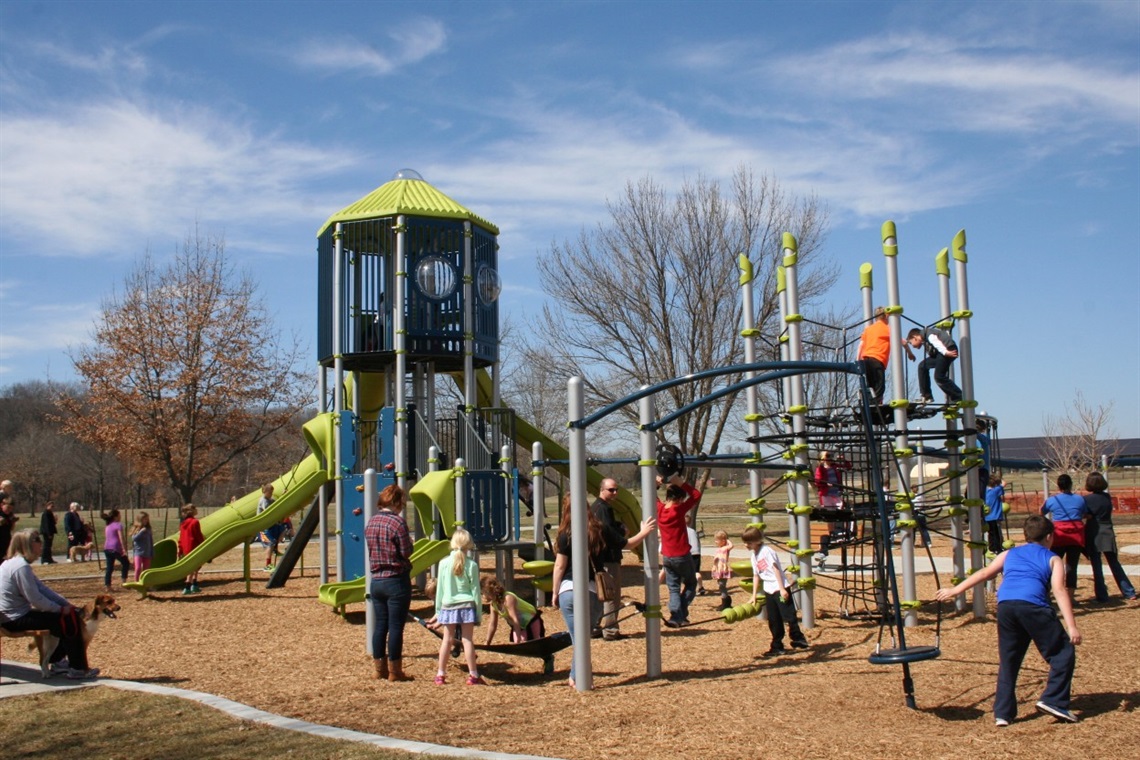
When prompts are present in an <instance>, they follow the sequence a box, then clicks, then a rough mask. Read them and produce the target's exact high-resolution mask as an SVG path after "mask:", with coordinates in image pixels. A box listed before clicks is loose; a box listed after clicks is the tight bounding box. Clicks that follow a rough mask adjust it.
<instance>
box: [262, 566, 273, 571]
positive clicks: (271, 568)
mask: <svg viewBox="0 0 1140 760" xmlns="http://www.w3.org/2000/svg"><path fill="white" fill-rule="evenodd" d="M261 569H262V570H264V571H265V572H267V573H272V572H273V565H266V566H265V567H263V568H261Z"/></svg>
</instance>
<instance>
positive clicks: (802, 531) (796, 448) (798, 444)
mask: <svg viewBox="0 0 1140 760" xmlns="http://www.w3.org/2000/svg"><path fill="white" fill-rule="evenodd" d="M783 245H784V270H785V271H786V272H787V283H786V285H787V296H788V311H789V312H790V313H789V314H788V315H787V316H785V317H784V321H785V322H786V323H787V325H788V351H789V357H790V358H791V360H792V361H799V360H800V359H801V358H802V357H803V341H802V337H801V335H800V320H802V319H803V316H802V315H801V314H800V313H799V307H800V304H799V295H798V291H797V288H798V280H797V277H796V261H797V258H798V253H797V243H796V239H795V237H793V236H792V235H791V233H788V232H785V233H784V240H783ZM791 385H792V398H791V401H792V403H791V406H789V407H788V414H789V415H791V418H792V440H793V441H794V442H793V444H792V446H791V454H792V456H793V461H794V462H795V464H796V470H797V472H796V480H795V485H796V500H795V504H794V505H792V504H789V505H788V507H789V508H790V509H791V510H792V512H793V513H794V514H795V517H796V533H797V536H796V539H797V543H796V545H795V557H796V565H797V566H799V583H798V585H799V587H800V589H802V590H803V593H802V594H801V595H800V614H801V615H802V617H803V627H804V628H805V629H809V628H814V627H815V595H814V593H813V589H814V586H815V584H814V581H813V579H812V566H811V558H812V555H813V554H814V553H815V550H814V549H813V548H812V546H811V503H810V500H811V496H810V494H809V492H808V480H809V478H810V473H811V462H810V460H809V459H808V441H807V424H806V423H805V418H806V416H807V408H808V407H807V394H806V393H805V391H804V378H803V375H796V376H795V377H793V378H792V383H791ZM788 545H789V547H791V546H792V545H793V544H792V542H791V541H789V542H788Z"/></svg>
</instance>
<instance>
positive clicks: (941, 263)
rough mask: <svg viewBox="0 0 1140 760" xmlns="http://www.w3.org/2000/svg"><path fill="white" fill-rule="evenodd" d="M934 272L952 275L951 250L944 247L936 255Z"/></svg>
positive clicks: (947, 275)
mask: <svg viewBox="0 0 1140 760" xmlns="http://www.w3.org/2000/svg"><path fill="white" fill-rule="evenodd" d="M934 273H935V274H941V275H945V276H946V277H949V276H950V251H949V249H947V248H943V249H942V250H941V251H939V252H938V253H937V254H935V256H934Z"/></svg>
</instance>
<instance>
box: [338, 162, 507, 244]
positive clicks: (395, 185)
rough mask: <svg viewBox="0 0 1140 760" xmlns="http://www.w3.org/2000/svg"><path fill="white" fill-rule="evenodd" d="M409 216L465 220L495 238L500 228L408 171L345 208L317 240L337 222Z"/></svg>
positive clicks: (397, 174) (398, 173) (400, 173)
mask: <svg viewBox="0 0 1140 760" xmlns="http://www.w3.org/2000/svg"><path fill="white" fill-rule="evenodd" d="M397 214H407V215H409V216H422V217H428V218H432V219H463V220H468V221H470V222H471V223H472V224H477V225H479V226H480V227H482V228H483V229H485V230H487V231H488V232H490V233H491V234H493V235H498V234H499V228H498V227H496V226H495V225H494V224H492V223H491V222H489V221H487V220H486V219H484V218H483V217H481V216H479V215H478V214H475V213H474V212H472V211H470V210H469V209H467V208H464V207H463V206H461V205H459V204H458V203H456V202H455V201H453V200H452V199H451V198H449V197H447V196H446V195H444V194H443V193H441V192H440V191H439V190H436V189H435V188H434V187H432V186H431V185H429V184H428V183H427V182H426V181H424V180H423V179H422V178H421V177H420V176H419V175H418V174H416V173H415V172H414V171H410V170H407V169H404V170H401V171H399V172H397V173H396V178H395V179H393V180H392V181H391V182H387V183H385V184H383V185H381V186H380V187H378V188H376V189H375V190H373V191H372V192H371V193H369V194H368V195H366V196H364V197H363V198H361V199H360V200H358V201H357V202H356V203H353V204H351V205H348V206H345V207H344V208H342V209H341V210H340V211H338V212H336V213H335V214H333V215H332V216H330V217H329V219H328V221H327V222H325V223H324V226H322V227H321V229H320V231H319V232H317V237H320V236H321V235H323V234H324V232H325V230H327V229H328V228H329V227H331V226H333V225H334V224H336V223H337V222H353V221H357V220H361V219H376V218H380V217H386V216H396V215H397Z"/></svg>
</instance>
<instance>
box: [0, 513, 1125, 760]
mask: <svg viewBox="0 0 1140 760" xmlns="http://www.w3.org/2000/svg"><path fill="white" fill-rule="evenodd" d="M1117 533H1118V538H1119V539H1120V541H1121V543H1122V544H1133V545H1134V544H1137V543H1140V527H1137V526H1129V527H1127V528H1118V531H1117ZM945 553H946V554H948V552H945ZM1122 560H1123V561H1124V562H1125V564H1126V565H1128V564H1133V565H1134V564H1135V563H1136V557H1135V556H1134V555H1128V554H1122ZM626 563H627V564H626V566H625V568H624V573H625V577H624V586H625V591H626V594H627V597H629V598H633V599H640V598H641V588H640V585H639V584H640V579H641V569H640V567H639V566H637V565H636V564H634V562H633V560H632V559H631V558H628V557H627V559H626ZM1082 564H1083V565H1084V564H1087V563H1082ZM310 573H311V570H310ZM1131 577H1132V579H1133V581H1134V582H1135V581H1136V580H1137V577H1136V575H1135V573H1133V574H1132V576H1131ZM202 578H203V583H202V587H203V592H202V593H201V594H198V595H194V596H188V597H183V596H181V595H180V594H179V593H178V590H177V589H175V590H171V591H159V592H155V593H153V594H152V595H151V597H150V598H148V599H138V598H137V597H136V596H135V595H134V594H133V593H130V592H126V591H121V590H119V591H116V594H117V597H118V599H119V602H120V604H122V606H123V610H122V611H121V613H120V615H119V619H118V620H117V621H109V622H108V623H106V624H104V626H103V627H101V629H100V631H99V636H98V637H97V638H96V639H95V641H94V642H93V644H92V647H91V653H90V654H91V662H92V664H93V665H94V666H97V667H99V668H101V669H102V672H103V675H104V676H105V677H108V678H113V679H123V680H128V681H140V682H147V683H157V684H163V685H166V686H171V687H179V688H184V689H192V690H194V691H199V692H206V693H208V694H213V695H218V696H219V697H222V698H224V699H228V700H233V701H234V702H239V703H242V704H243V705H249V706H251V707H253V708H256V709H257V710H263V711H266V712H268V713H272V714H274V715H279V716H284V717H285V718H292V719H297V720H300V721H306V722H310V723H316V724H321V725H325V726H335V727H339V728H344V729H348V730H351V731H360V732H364V733H368V734H381V735H384V736H388V737H397V738H399V739H404V740H410V741H415V742H428V743H438V744H445V745H450V746H455V747H463V748H473V749H482V750H489V751H493V752H506V753H516V754H531V755H540V756H547V757H558V758H567V759H568V760H578V759H582V760H585V759H587V758H590V759H593V758H625V757H628V756H631V755H634V754H636V755H637V756H640V757H667V756H673V757H699V756H703V755H711V756H716V757H719V758H722V759H723V760H730V759H735V758H740V759H741V760H743V759H744V758H748V759H749V760H751V759H752V758H755V757H760V756H775V755H777V754H779V755H782V756H803V757H810V756H820V757H852V758H854V757H859V758H868V757H884V756H896V757H913V756H926V757H945V756H950V755H961V754H962V753H967V754H968V755H969V756H971V757H978V758H987V757H995V758H996V757H1007V756H1009V755H1022V756H1031V755H1042V754H1044V753H1046V752H1047V753H1048V754H1050V755H1056V756H1060V755H1063V754H1070V753H1077V752H1085V751H1087V748H1088V747H1090V746H1095V747H1097V748H1098V753H1097V754H1099V755H1103V756H1105V757H1126V756H1131V755H1132V754H1133V753H1134V752H1135V747H1136V735H1137V730H1138V729H1140V718H1138V717H1137V712H1136V711H1137V704H1138V702H1140V696H1138V693H1137V684H1140V661H1138V659H1137V657H1136V649H1135V646H1134V642H1133V639H1134V637H1135V632H1136V631H1137V630H1140V604H1138V603H1136V602H1132V603H1126V602H1124V601H1122V600H1121V599H1120V597H1119V594H1118V593H1114V595H1113V600H1112V601H1111V602H1109V603H1108V604H1096V603H1094V602H1093V601H1092V582H1091V579H1090V578H1088V577H1087V576H1082V577H1081V579H1080V585H1079V587H1078V590H1077V599H1078V601H1079V602H1080V604H1079V606H1078V608H1077V624H1078V627H1079V628H1080V629H1081V632H1082V634H1083V636H1084V639H1085V643H1084V644H1082V645H1081V646H1080V647H1079V648H1078V654H1077V671H1076V677H1075V680H1074V685H1073V706H1072V709H1073V711H1074V712H1076V713H1077V715H1078V716H1080V718H1081V722H1080V723H1078V724H1075V725H1068V724H1059V723H1057V722H1055V720H1054V719H1053V718H1051V717H1049V716H1045V715H1041V714H1038V713H1036V712H1035V711H1034V709H1033V704H1034V702H1035V701H1036V700H1037V696H1038V694H1039V692H1040V690H1041V689H1042V687H1043V685H1044V681H1045V676H1046V672H1047V669H1046V667H1045V665H1044V663H1043V662H1042V661H1041V660H1040V657H1039V656H1038V655H1037V654H1036V652H1035V651H1033V650H1032V649H1031V651H1030V652H1029V654H1028V655H1027V657H1026V660H1025V666H1024V667H1023V669H1022V674H1021V679H1020V684H1019V688H1018V697H1019V709H1020V715H1019V719H1018V720H1017V721H1015V722H1014V724H1013V725H1012V726H1010V727H1009V728H1003V729H996V728H995V727H994V725H993V717H992V715H991V713H990V709H991V705H992V698H993V690H994V682H995V679H996V674H997V633H996V629H995V626H994V623H993V618H992V613H993V604H994V603H993V599H992V596H991V597H990V598H989V612H990V617H989V618H988V619H987V620H985V621H975V620H973V617H972V615H971V614H969V613H966V614H961V615H954V614H947V615H946V616H944V619H943V623H942V642H941V645H942V653H943V654H942V657H940V658H939V659H936V660H933V661H929V662H922V663H917V664H915V665H913V666H912V668H911V670H912V674H913V677H914V681H915V691H916V695H917V700H918V706H919V709H918V710H917V711H911V710H908V709H906V707H905V705H904V702H903V692H902V669H901V667H885V666H876V665H871V664H870V663H868V661H867V656H868V655H869V654H870V652H871V650H872V649H873V647H874V643H875V640H876V638H877V636H878V633H879V626H878V623H877V622H876V621H874V620H871V619H866V618H863V617H846V618H845V617H842V616H840V615H839V614H838V612H837V610H838V606H839V598H838V596H837V595H836V594H835V593H834V591H833V587H835V586H836V585H838V584H837V581H836V580H835V579H834V578H832V579H828V578H826V577H825V578H822V579H821V581H820V583H821V585H822V586H823V588H821V589H820V590H818V591H817V595H816V609H817V618H818V619H817V625H816V627H815V628H813V629H812V630H810V631H808V632H807V637H808V640H809V642H811V645H812V647H811V649H809V650H806V651H802V652H794V653H791V654H787V655H785V656H782V657H777V658H774V659H764V658H762V657H761V656H760V655H761V653H763V652H764V651H765V650H766V649H767V648H768V644H769V641H770V638H769V634H768V628H767V624H766V623H764V622H763V621H760V620H758V619H750V620H746V621H744V622H742V623H737V624H733V625H728V624H726V623H724V622H722V621H720V620H712V619H713V618H716V616H717V613H716V611H715V609H714V608H715V607H716V605H717V604H718V598H717V597H716V595H715V594H710V595H708V596H701V597H697V599H696V600H695V602H694V605H693V609H692V611H691V615H690V618H691V619H692V620H693V621H702V620H711V622H708V623H706V624H698V625H694V626H691V627H688V628H682V629H680V630H676V631H673V630H669V631H666V632H665V633H664V634H663V658H662V659H663V663H664V670H665V675H664V677H662V678H660V679H656V680H647V679H646V678H645V677H644V671H645V639H644V625H643V621H642V620H641V619H640V618H639V617H634V618H632V619H629V620H626V621H625V622H623V623H622V632H623V633H624V634H626V638H624V639H622V640H620V641H613V642H608V641H601V640H594V641H592V642H591V645H592V652H593V658H594V672H595V677H594V682H595V690H594V691H593V692H591V693H588V694H579V693H578V692H576V691H573V690H571V689H570V688H569V687H568V686H567V683H566V676H567V669H568V667H569V664H570V656H571V655H570V651H571V650H566V651H564V652H562V653H559V654H558V655H557V671H556V673H555V674H554V675H552V676H544V675H543V674H542V673H541V663H540V662H539V661H537V660H532V659H522V658H512V657H509V656H506V655H500V654H494V653H490V652H481V653H480V671H481V674H482V675H483V677H484V678H485V679H486V680H487V681H488V683H489V684H490V685H489V686H487V687H468V686H466V685H464V683H463V679H462V678H461V677H460V676H461V671H459V670H456V669H454V666H453V670H452V677H451V678H450V679H449V683H448V684H447V685H446V686H442V687H440V686H435V685H434V684H433V683H432V676H433V675H434V673H435V660H436V657H437V654H438V640H437V639H436V638H435V637H433V636H431V635H430V634H428V633H427V632H425V631H423V630H422V629H420V628H419V627H418V626H416V625H415V624H414V623H409V625H408V626H407V627H406V629H405V667H406V669H407V670H408V671H409V672H410V673H411V674H412V675H414V676H415V677H416V680H415V681H413V682H411V683H400V684H393V683H387V682H377V681H375V680H373V679H372V678H371V677H370V676H371V663H370V662H369V659H368V657H367V655H366V654H365V641H364V636H365V633H364V614H363V609H362V607H361V606H360V605H357V606H355V608H353V609H351V610H350V612H349V615H348V616H347V619H342V618H340V617H338V616H336V615H335V614H333V612H332V611H330V609H329V608H328V607H325V606H323V605H321V604H319V603H318V602H317V601H316V585H317V584H316V579H315V578H313V577H304V578H294V579H293V580H291V581H290V582H289V584H288V585H287V586H286V587H285V588H283V589H277V590H272V591H270V590H266V589H265V588H264V586H263V583H255V585H254V587H253V591H252V593H251V594H249V595H247V594H246V593H245V584H244V582H243V581H242V580H241V578H240V575H239V574H235V573H221V574H205V573H204V574H203V576H202ZM945 581H946V579H945V578H943V582H945ZM50 582H51V583H52V585H53V586H54V587H55V588H56V589H57V590H59V591H60V592H61V593H63V594H64V595H65V596H67V597H68V598H70V599H73V600H75V601H77V602H81V601H82V600H84V599H89V598H92V597H93V596H94V595H95V594H96V593H98V592H99V591H100V590H101V589H102V581H101V579H92V578H81V579H65V578H52V579H51V580H50ZM522 582H525V581H522ZM705 583H706V585H707V586H708V587H709V588H710V589H711V588H713V584H712V583H711V582H709V581H706V582H705ZM918 583H919V588H918V590H919V596H920V597H922V598H924V599H928V598H930V597H931V596H932V595H933V591H934V588H935V586H934V579H933V577H932V576H930V575H924V576H920V577H919V579H918ZM1109 584H1110V589H1111V590H1112V591H1113V592H1115V591H1116V589H1115V587H1114V586H1113V585H1112V582H1111V580H1109ZM731 590H732V594H733V599H734V601H735V602H737V603H740V602H743V601H747V595H746V594H745V592H743V591H742V590H741V589H739V588H737V587H735V583H734V584H733V587H732V589H731ZM662 593H663V595H664V593H665V589H664V587H662ZM430 608H431V601H430V600H428V599H426V598H416V599H414V600H413V604H412V612H413V614H417V615H425V614H426V615H430ZM919 617H920V624H919V626H917V627H916V628H913V629H908V630H907V637H908V643H911V644H915V645H922V644H930V643H933V637H934V617H935V615H934V607H933V606H932V605H931V606H928V607H924V608H923V609H922V610H921V612H920V615H919ZM545 618H546V622H547V629H548V630H549V631H552V632H553V631H558V630H563V624H562V619H561V616H560V615H559V614H558V612H557V610H554V609H552V608H547V609H546V611H545ZM503 635H504V634H503V633H502V632H500V634H499V636H500V637H501V636H503ZM476 636H477V640H479V641H483V640H485V639H481V638H479V637H480V636H485V629H477V630H476ZM884 646H890V642H889V641H887V642H885V643H884ZM4 657H5V661H6V662H7V661H10V660H13V659H14V660H22V661H24V662H28V661H29V659H28V656H27V655H26V653H24V652H23V651H22V647H21V648H17V647H15V646H13V647H9V646H5V648H4ZM0 688H8V687H6V686H5V687H0Z"/></svg>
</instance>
